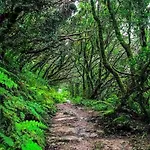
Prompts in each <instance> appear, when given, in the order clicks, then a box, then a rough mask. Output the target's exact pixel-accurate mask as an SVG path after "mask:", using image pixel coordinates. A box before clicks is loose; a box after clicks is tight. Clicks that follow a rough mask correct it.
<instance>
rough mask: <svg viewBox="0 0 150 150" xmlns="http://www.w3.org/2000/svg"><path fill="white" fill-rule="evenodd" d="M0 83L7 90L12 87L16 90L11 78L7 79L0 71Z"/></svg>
mask: <svg viewBox="0 0 150 150" xmlns="http://www.w3.org/2000/svg"><path fill="white" fill-rule="evenodd" d="M0 83H2V84H3V85H5V86H6V87H8V88H13V87H15V88H17V84H16V83H15V82H14V81H13V80H12V79H11V78H9V77H8V76H7V75H6V74H5V73H4V72H1V71H0Z"/></svg>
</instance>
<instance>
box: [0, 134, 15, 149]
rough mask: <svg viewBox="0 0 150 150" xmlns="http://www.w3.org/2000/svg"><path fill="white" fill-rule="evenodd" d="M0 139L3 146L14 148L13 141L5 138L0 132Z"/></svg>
mask: <svg viewBox="0 0 150 150" xmlns="http://www.w3.org/2000/svg"><path fill="white" fill-rule="evenodd" d="M0 137H1V138H2V140H3V142H4V143H5V144H7V145H8V146H11V147H12V146H14V141H13V139H12V138H10V137H8V136H6V135H5V134H3V133H2V132H0Z"/></svg>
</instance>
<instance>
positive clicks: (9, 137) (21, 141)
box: [0, 67, 66, 150]
mask: <svg viewBox="0 0 150 150" xmlns="http://www.w3.org/2000/svg"><path fill="white" fill-rule="evenodd" d="M56 93H57V91H56V90H55V89H54V88H51V87H50V86H49V85H48V84H47V82H46V80H44V79H42V78H40V77H38V76H37V75H35V74H33V73H31V72H29V71H24V72H23V73H18V74H14V73H11V72H9V71H8V70H6V69H4V68H2V67H0V143H1V144H0V150H42V149H44V146H45V144H46V141H45V135H44V134H45V131H46V129H47V120H48V119H47V118H50V117H52V115H53V114H54V113H55V112H56V107H55V103H58V102H61V101H64V95H65V94H66V93H65V92H64V93H65V94H64V95H63V93H60V94H59V93H57V94H56Z"/></svg>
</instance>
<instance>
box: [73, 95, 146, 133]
mask: <svg viewBox="0 0 150 150" xmlns="http://www.w3.org/2000/svg"><path fill="white" fill-rule="evenodd" d="M72 102H73V103H74V104H76V105H81V106H85V107H87V108H90V109H93V110H95V111H97V112H98V113H99V116H98V118H95V119H96V120H99V122H97V124H100V126H101V127H102V126H103V128H104V130H105V131H106V133H108V134H116V133H117V134H123V135H124V134H127V133H128V134H135V133H136V134H137V133H138V134H147V133H148V132H149V125H148V123H147V122H146V121H144V120H142V117H141V118H140V116H142V113H141V110H140V107H139V106H138V104H137V103H135V104H132V106H131V107H132V111H133V112H135V114H132V113H131V114H130V113H128V112H126V111H124V112H122V111H120V112H119V111H118V109H117V106H119V105H120V101H119V98H118V97H117V96H116V95H112V96H111V97H110V98H108V99H105V101H100V100H91V99H84V98H82V97H74V98H72Z"/></svg>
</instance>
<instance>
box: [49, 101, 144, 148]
mask: <svg viewBox="0 0 150 150" xmlns="http://www.w3.org/2000/svg"><path fill="white" fill-rule="evenodd" d="M95 116H98V113H97V112H94V111H92V110H89V109H86V108H83V107H79V106H75V105H73V104H69V103H64V104H59V105H58V112H57V113H56V116H55V117H54V118H53V120H52V125H51V128H50V132H49V133H48V135H47V143H48V145H47V147H46V150H133V149H134V150H137V149H139V150H144V149H146V148H142V147H140V148H135V147H134V148H133V145H134V144H133V143H132V141H135V140H134V138H132V137H129V136H126V135H124V136H121V135H108V134H105V132H104V130H103V128H101V127H97V126H96V122H93V121H91V120H92V118H93V117H95ZM135 138H136V139H138V137H135ZM139 141H140V138H139ZM136 142H137V143H139V142H138V141H136ZM144 147H145V146H144Z"/></svg>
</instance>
